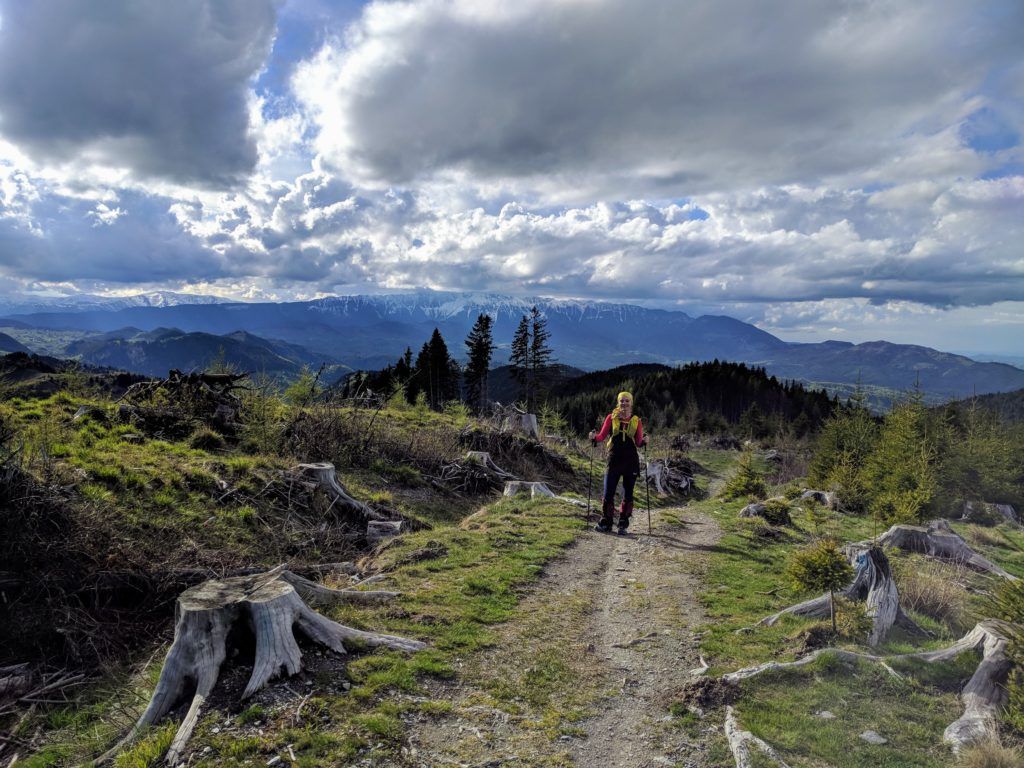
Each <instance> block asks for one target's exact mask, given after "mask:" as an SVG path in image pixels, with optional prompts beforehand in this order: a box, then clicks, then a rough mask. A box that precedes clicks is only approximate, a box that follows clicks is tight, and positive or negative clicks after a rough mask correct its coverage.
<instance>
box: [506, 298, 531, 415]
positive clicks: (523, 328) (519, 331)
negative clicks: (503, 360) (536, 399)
mask: <svg viewBox="0 0 1024 768" xmlns="http://www.w3.org/2000/svg"><path fill="white" fill-rule="evenodd" d="M508 363H509V367H510V368H511V373H512V378H513V379H515V382H516V384H518V385H519V399H520V400H524V401H525V400H526V399H527V397H528V396H529V394H530V392H531V390H532V387H531V384H530V321H529V320H528V319H527V318H526V315H523V317H522V319H521V320H520V321H519V326H518V327H517V328H516V332H515V335H514V336H513V337H512V350H511V355H510V356H509V359H508Z"/></svg>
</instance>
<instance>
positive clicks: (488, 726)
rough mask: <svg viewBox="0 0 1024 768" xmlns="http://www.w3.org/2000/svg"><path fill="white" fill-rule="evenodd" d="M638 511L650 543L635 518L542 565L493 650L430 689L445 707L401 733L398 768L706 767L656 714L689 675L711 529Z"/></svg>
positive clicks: (678, 513) (714, 534)
mask: <svg viewBox="0 0 1024 768" xmlns="http://www.w3.org/2000/svg"><path fill="white" fill-rule="evenodd" d="M652 514H653V518H654V532H653V535H652V536H648V535H647V520H646V513H645V512H644V511H642V510H641V511H640V513H639V514H637V515H636V516H635V518H634V525H633V532H632V533H631V535H630V536H628V537H620V536H616V535H606V534H600V533H596V532H588V533H585V534H583V535H582V536H581V537H580V539H579V540H578V541H577V543H576V544H575V545H573V546H572V547H571V548H570V549H568V550H567V551H566V553H565V554H564V555H563V556H562V557H561V558H559V559H558V560H557V561H555V562H554V563H552V564H551V565H550V566H549V567H548V568H547V570H546V571H545V574H544V576H543V577H542V579H541V581H540V582H539V583H538V585H537V586H536V588H535V589H534V590H533V591H532V592H531V594H530V595H529V596H527V597H526V599H525V600H524V601H523V603H522V605H521V610H520V611H519V613H518V615H517V619H516V620H514V621H511V622H509V623H508V624H507V625H506V626H505V627H503V628H502V636H501V640H500V642H499V644H498V645H497V646H496V647H495V648H494V649H493V650H492V651H491V652H489V653H486V654H482V655H481V656H482V658H481V659H480V660H479V661H477V662H474V663H471V664H468V665H467V668H466V669H465V670H464V672H463V674H460V681H459V683H458V684H455V685H449V686H446V687H444V688H442V689H439V690H436V691H434V692H433V693H434V696H433V697H432V698H434V699H441V700H447V701H450V702H452V703H453V704H454V708H453V709H452V711H451V712H450V713H449V714H447V715H445V716H442V717H424V718H421V719H420V720H419V721H418V722H416V723H413V724H411V725H412V730H411V733H410V735H409V744H410V749H409V750H408V752H407V758H408V760H407V763H406V764H408V765H423V766H474V767H475V766H500V765H513V764H515V765H566V764H572V765H577V766H615V767H620V766H621V767H622V768H634V767H635V768H639V767H640V766H656V765H676V766H687V767H688V768H699V767H702V766H704V765H705V764H706V761H705V760H704V753H703V747H702V746H701V745H699V744H694V743H691V742H690V741H688V739H687V737H686V735H685V733H683V731H682V730H681V729H678V728H673V727H671V725H670V722H669V721H670V720H671V719H672V718H671V716H670V715H669V711H668V706H669V704H670V703H671V701H672V693H673V692H674V691H675V690H676V689H677V688H679V686H681V685H682V684H683V683H685V682H686V681H687V680H688V679H690V670H692V669H693V668H695V667H697V666H698V665H699V657H698V654H697V644H698V643H697V639H696V638H695V637H694V633H695V631H696V629H695V627H697V626H698V625H699V624H700V622H701V620H702V612H701V607H700V605H699V603H698V602H697V600H696V598H695V594H696V592H697V587H698V583H699V578H700V573H701V572H702V570H703V567H704V563H705V561H706V552H707V550H708V548H709V547H711V546H712V545H713V544H714V543H715V542H716V541H717V539H718V537H719V531H718V528H717V526H716V525H715V524H714V522H713V521H712V520H710V519H709V518H707V517H704V516H701V515H698V514H697V513H696V512H693V511H691V510H689V509H687V508H685V507H682V508H672V509H665V510H654V511H653V512H652ZM548 678H551V680H549V679H548ZM545 684H548V685H549V688H550V695H548V693H546V690H547V689H545V687H544V686H545ZM516 686H518V687H519V688H518V690H520V691H521V692H522V698H521V699H520V698H516V697H513V698H512V700H511V702H509V700H508V695H507V691H508V690H509V688H512V689H513V690H516ZM496 691H497V692H498V694H499V695H498V696H497V700H496V697H495V696H494V693H495V692H496ZM502 692H506V693H505V698H502V696H501V693H502ZM496 704H497V706H495V705H496ZM581 715H583V717H581ZM553 723H554V725H552V724H553ZM559 734H560V735H559Z"/></svg>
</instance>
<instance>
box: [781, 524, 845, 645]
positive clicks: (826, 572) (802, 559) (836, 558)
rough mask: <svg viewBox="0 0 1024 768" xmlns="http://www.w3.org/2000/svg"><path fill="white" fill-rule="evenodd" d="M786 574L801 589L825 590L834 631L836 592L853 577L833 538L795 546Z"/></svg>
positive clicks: (834, 630)
mask: <svg viewBox="0 0 1024 768" xmlns="http://www.w3.org/2000/svg"><path fill="white" fill-rule="evenodd" d="M786 575H787V576H788V577H789V579H790V581H792V582H793V584H794V585H795V586H796V587H797V588H798V589H801V590H809V591H811V590H813V591H814V592H828V593H829V597H830V598H831V599H832V631H833V632H837V631H838V629H837V627H836V616H835V596H834V592H835V590H837V589H842V588H843V587H845V586H846V585H847V584H849V583H850V580H851V579H852V578H853V566H851V565H850V563H849V562H848V561H847V559H846V557H845V556H844V555H843V553H842V552H840V551H839V549H838V548H837V546H836V543H835V542H834V541H833V540H832V539H821V540H820V541H816V542H814V543H812V544H809V545H808V546H806V547H804V548H803V549H798V550H797V551H796V552H794V553H793V554H792V555H791V556H790V559H789V565H788V566H787V568H786Z"/></svg>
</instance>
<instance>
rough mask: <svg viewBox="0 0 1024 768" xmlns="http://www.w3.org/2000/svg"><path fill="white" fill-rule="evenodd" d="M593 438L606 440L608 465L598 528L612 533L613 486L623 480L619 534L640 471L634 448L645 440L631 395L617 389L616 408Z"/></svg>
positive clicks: (623, 530)
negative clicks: (635, 414) (634, 412)
mask: <svg viewBox="0 0 1024 768" xmlns="http://www.w3.org/2000/svg"><path fill="white" fill-rule="evenodd" d="M590 439H591V440H592V441H594V442H597V441H598V440H607V441H608V443H607V445H608V469H607V471H606V472H605V475H604V500H603V502H602V504H601V522H599V523H598V524H597V530H599V531H600V532H601V533H611V530H612V523H613V518H614V516H615V489H616V487H617V486H618V484H619V479H620V478H621V480H622V508H621V509H620V510H619V535H620V536H624V535H625V534H626V529H627V528H629V517H630V515H632V514H633V488H634V486H635V485H636V479H637V477H638V476H639V474H640V454H639V452H638V451H637V448H638V447H640V446H643V445H644V444H646V442H647V440H646V438H645V437H644V426H643V424H642V423H641V422H640V417H639V416H634V415H633V395H631V394H630V393H629V392H619V395H618V397H617V398H616V406H615V410H614V411H612V412H611V413H609V414H608V415H607V416H606V417H605V420H604V424H602V425H601V429H600V431H598V432H593V431H591V433H590Z"/></svg>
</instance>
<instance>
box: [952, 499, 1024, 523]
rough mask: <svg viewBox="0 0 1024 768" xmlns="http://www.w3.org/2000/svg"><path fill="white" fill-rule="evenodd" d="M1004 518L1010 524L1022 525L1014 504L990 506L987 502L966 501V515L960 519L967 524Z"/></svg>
mask: <svg viewBox="0 0 1024 768" xmlns="http://www.w3.org/2000/svg"><path fill="white" fill-rule="evenodd" d="M999 518H1003V519H1004V520H1006V521H1007V522H1008V523H1013V524H1014V525H1018V526H1019V525H1020V524H1021V519H1020V515H1018V514H1017V510H1015V509H1014V508H1013V505H1012V504H989V503H988V502H985V501H965V502H964V513H963V516H962V517H961V518H960V519H961V520H963V521H965V522H975V521H980V522H987V521H989V520H993V519H994V520H998V519H999Z"/></svg>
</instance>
